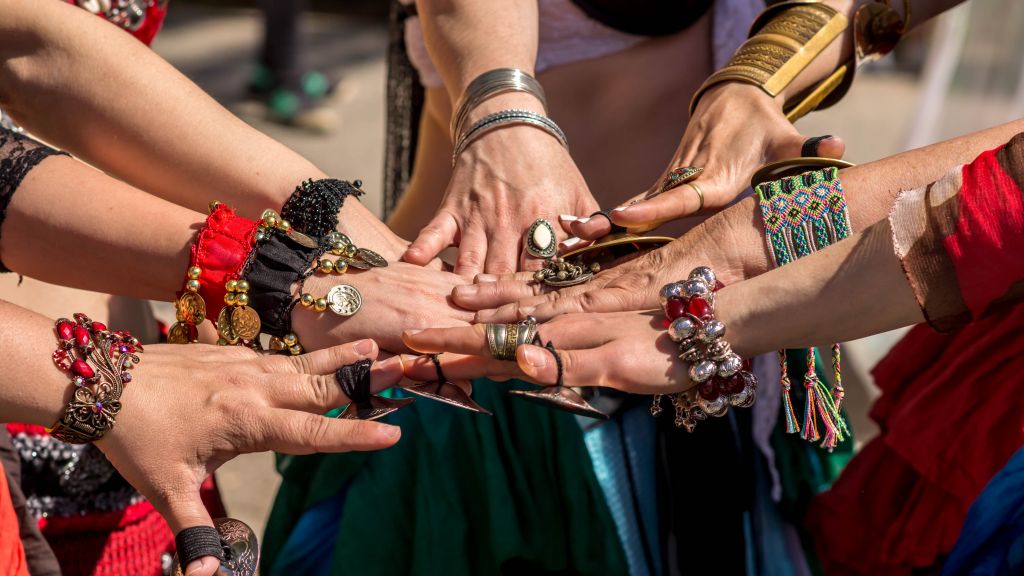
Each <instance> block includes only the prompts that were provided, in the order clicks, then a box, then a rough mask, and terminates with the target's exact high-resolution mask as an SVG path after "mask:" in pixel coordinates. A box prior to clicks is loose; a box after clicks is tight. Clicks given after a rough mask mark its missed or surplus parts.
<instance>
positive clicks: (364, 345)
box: [352, 340, 373, 356]
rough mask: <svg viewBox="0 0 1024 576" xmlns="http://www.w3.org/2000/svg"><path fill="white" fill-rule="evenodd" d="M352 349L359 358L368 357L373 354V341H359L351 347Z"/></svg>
mask: <svg viewBox="0 0 1024 576" xmlns="http://www.w3.org/2000/svg"><path fill="white" fill-rule="evenodd" d="M352 349H353V350H355V351H356V354H359V355H360V356H369V355H370V354H371V353H373V340H360V341H359V342H356V343H355V345H354V346H352Z"/></svg>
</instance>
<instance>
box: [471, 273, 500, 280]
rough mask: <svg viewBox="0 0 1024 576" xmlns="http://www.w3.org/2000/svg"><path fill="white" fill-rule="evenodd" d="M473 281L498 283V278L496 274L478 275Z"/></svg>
mask: <svg viewBox="0 0 1024 576" xmlns="http://www.w3.org/2000/svg"><path fill="white" fill-rule="evenodd" d="M473 280H475V281H476V282H497V281H498V277H497V276H495V275H494V274H477V275H476V278H474V279H473Z"/></svg>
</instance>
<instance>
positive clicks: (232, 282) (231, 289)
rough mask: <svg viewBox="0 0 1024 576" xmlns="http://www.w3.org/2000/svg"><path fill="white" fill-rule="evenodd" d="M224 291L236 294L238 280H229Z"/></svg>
mask: <svg viewBox="0 0 1024 576" xmlns="http://www.w3.org/2000/svg"><path fill="white" fill-rule="evenodd" d="M224 289H225V290H227V291H228V292H234V291H235V290H238V280H228V281H227V282H225V283H224Z"/></svg>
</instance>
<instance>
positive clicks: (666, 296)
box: [658, 282, 683, 306]
mask: <svg viewBox="0 0 1024 576" xmlns="http://www.w3.org/2000/svg"><path fill="white" fill-rule="evenodd" d="M682 297H683V285H682V284H680V283H678V282H672V283H669V284H665V285H664V286H662V287H661V290H660V291H659V292H658V299H659V300H660V301H661V305H662V306H664V305H665V304H666V303H667V302H668V301H669V300H670V299H672V298H682Z"/></svg>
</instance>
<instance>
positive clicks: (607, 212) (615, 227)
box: [590, 209, 626, 234]
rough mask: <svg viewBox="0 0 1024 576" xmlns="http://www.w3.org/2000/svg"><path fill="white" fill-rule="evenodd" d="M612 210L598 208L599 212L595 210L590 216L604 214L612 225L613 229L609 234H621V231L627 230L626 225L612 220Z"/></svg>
mask: <svg viewBox="0 0 1024 576" xmlns="http://www.w3.org/2000/svg"><path fill="white" fill-rule="evenodd" d="M611 212H612V211H611V210H607V209H606V210H598V211H597V212H594V213H593V214H591V215H590V217H591V218H593V217H594V216H604V217H605V218H607V219H608V223H609V224H611V225H612V229H611V231H610V232H608V233H609V234H621V233H623V232H625V231H626V228H625V226H619V225H618V224H616V223H615V222H612V215H611Z"/></svg>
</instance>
